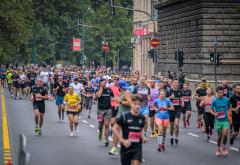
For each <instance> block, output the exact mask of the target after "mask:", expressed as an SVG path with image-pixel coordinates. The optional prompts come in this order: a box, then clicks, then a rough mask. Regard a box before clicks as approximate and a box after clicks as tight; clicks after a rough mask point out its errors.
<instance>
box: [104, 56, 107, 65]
mask: <svg viewBox="0 0 240 165" xmlns="http://www.w3.org/2000/svg"><path fill="white" fill-rule="evenodd" d="M104 65H105V69H107V52H104Z"/></svg>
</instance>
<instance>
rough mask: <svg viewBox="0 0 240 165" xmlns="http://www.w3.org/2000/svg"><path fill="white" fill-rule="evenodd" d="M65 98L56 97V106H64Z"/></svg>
mask: <svg viewBox="0 0 240 165" xmlns="http://www.w3.org/2000/svg"><path fill="white" fill-rule="evenodd" d="M63 100H64V97H62V96H57V97H56V105H62V104H63Z"/></svg>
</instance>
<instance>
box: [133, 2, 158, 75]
mask: <svg viewBox="0 0 240 165" xmlns="http://www.w3.org/2000/svg"><path fill="white" fill-rule="evenodd" d="M157 3H158V1H157V0H133V9H135V10H141V11H145V12H147V13H148V14H149V15H151V16H152V17H153V19H157V15H158V13H157V10H156V9H155V8H154V6H155V5H157ZM149 15H146V14H145V13H142V12H138V11H134V12H133V27H134V29H133V39H134V43H133V46H134V48H133V68H134V70H135V71H136V70H138V71H140V73H141V74H147V75H153V72H154V64H153V61H152V59H150V58H149V57H148V51H149V50H150V49H151V46H150V44H149V42H150V40H151V39H152V38H153V33H154V26H155V30H156V31H157V21H152V19H151V17H149Z"/></svg>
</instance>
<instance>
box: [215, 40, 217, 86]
mask: <svg viewBox="0 0 240 165" xmlns="http://www.w3.org/2000/svg"><path fill="white" fill-rule="evenodd" d="M214 86H215V90H216V89H217V47H216V45H215V47H214Z"/></svg>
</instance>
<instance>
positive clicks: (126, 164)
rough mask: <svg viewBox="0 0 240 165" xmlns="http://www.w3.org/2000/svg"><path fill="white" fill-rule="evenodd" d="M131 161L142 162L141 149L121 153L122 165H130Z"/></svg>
mask: <svg viewBox="0 0 240 165" xmlns="http://www.w3.org/2000/svg"><path fill="white" fill-rule="evenodd" d="M132 160H138V161H140V162H142V148H136V149H129V150H127V151H121V163H122V165H131V161H132Z"/></svg>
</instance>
